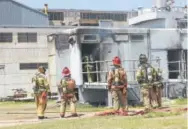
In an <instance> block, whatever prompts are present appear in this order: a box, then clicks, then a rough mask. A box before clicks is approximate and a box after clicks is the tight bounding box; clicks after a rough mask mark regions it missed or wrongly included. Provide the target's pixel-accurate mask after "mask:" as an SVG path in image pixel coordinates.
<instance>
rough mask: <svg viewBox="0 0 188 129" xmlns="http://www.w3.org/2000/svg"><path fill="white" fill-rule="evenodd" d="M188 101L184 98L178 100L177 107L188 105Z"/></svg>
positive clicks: (176, 101)
mask: <svg viewBox="0 0 188 129" xmlns="http://www.w3.org/2000/svg"><path fill="white" fill-rule="evenodd" d="M187 102H188V99H185V98H182V99H176V100H175V104H177V105H187Z"/></svg>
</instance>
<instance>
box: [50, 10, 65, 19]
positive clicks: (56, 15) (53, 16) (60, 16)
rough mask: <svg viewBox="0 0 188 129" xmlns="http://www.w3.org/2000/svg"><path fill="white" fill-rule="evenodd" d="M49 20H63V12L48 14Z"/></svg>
mask: <svg viewBox="0 0 188 129" xmlns="http://www.w3.org/2000/svg"><path fill="white" fill-rule="evenodd" d="M48 15H49V20H60V21H63V20H64V13H63V12H49V14H48Z"/></svg>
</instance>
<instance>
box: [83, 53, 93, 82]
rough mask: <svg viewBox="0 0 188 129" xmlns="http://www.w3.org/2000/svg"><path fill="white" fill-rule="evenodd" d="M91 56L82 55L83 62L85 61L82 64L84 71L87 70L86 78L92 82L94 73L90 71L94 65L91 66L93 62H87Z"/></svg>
mask: <svg viewBox="0 0 188 129" xmlns="http://www.w3.org/2000/svg"><path fill="white" fill-rule="evenodd" d="M91 58H92V57H91V56H84V58H83V62H84V63H85V64H84V72H87V74H86V78H87V81H88V82H93V79H94V74H93V73H91V72H92V71H93V69H94V66H93V64H91V63H89V62H91V61H92V59H91Z"/></svg>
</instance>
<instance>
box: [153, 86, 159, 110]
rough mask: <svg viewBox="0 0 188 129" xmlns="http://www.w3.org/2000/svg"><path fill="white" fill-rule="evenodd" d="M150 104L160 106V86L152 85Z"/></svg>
mask: <svg viewBox="0 0 188 129" xmlns="http://www.w3.org/2000/svg"><path fill="white" fill-rule="evenodd" d="M151 104H152V107H154V108H156V107H161V106H162V88H161V87H157V86H154V87H152V90H151Z"/></svg>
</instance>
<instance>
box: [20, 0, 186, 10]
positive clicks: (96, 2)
mask: <svg viewBox="0 0 188 129" xmlns="http://www.w3.org/2000/svg"><path fill="white" fill-rule="evenodd" d="M17 1H19V2H21V3H23V4H26V5H27V6H30V7H33V8H43V5H44V3H48V5H49V8H60V9H63V8H64V9H93V10H130V9H135V8H137V7H151V6H152V5H153V3H154V0H17ZM175 1H176V5H182V6H184V5H185V3H186V0H175Z"/></svg>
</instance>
